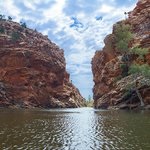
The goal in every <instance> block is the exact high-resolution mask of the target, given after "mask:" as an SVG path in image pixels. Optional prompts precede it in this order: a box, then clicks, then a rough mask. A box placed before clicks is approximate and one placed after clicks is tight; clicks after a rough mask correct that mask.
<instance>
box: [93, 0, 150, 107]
mask: <svg viewBox="0 0 150 150" xmlns="http://www.w3.org/2000/svg"><path fill="white" fill-rule="evenodd" d="M149 14H150V3H149V0H139V2H138V3H137V6H136V8H135V9H134V10H133V11H132V12H130V13H129V18H128V19H127V20H124V21H120V22H117V23H116V24H115V25H114V26H113V32H112V34H110V35H108V36H106V38H105V39H104V43H105V46H104V48H103V49H102V50H101V51H97V52H96V53H95V56H94V57H93V59H92V72H93V78H94V79H93V80H94V83H95V85H94V88H93V93H94V105H95V108H112V106H114V107H115V108H119V109H134V108H138V107H139V106H140V101H139V99H138V97H137V94H136V93H135V91H130V92H131V93H127V92H126V91H127V90H126V87H127V86H128V84H131V83H135V82H136V81H138V82H140V83H141V85H140V86H139V91H140V94H141V95H142V97H143V99H144V103H145V105H149V104H150V100H149V98H150V92H149V87H146V86H144V84H143V83H142V82H143V81H144V80H145V79H143V78H142V77H141V78H140V79H139V78H138V76H134V77H133V76H128V77H125V78H122V79H121V80H120V79H119V77H120V75H121V69H120V65H121V64H122V61H121V60H122V56H121V55H120V54H119V52H118V51H117V50H116V48H115V40H114V33H115V31H116V30H115V29H116V25H117V24H120V23H125V24H130V25H131V26H132V32H133V33H134V35H135V36H134V39H133V41H132V43H131V46H137V45H138V46H140V47H145V48H148V49H150V16H149ZM134 61H136V62H138V63H141V64H143V63H148V64H150V54H148V55H147V56H146V57H145V61H143V62H139V60H138V59H135V60H134Z"/></svg>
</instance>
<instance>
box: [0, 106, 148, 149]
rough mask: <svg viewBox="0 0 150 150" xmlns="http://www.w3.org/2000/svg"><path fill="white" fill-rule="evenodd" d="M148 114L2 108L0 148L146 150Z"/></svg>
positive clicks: (84, 109)
mask: <svg viewBox="0 0 150 150" xmlns="http://www.w3.org/2000/svg"><path fill="white" fill-rule="evenodd" d="M148 115H149V113H146V112H145V113H142V114H141V113H140V112H138V113H134V112H133V113H130V112H124V111H119V113H118V111H113V112H111V111H95V110H94V109H89V108H83V109H61V110H59V109H57V110H46V111H45V110H43V111H41V110H40V111H39V110H32V111H31V110H18V111H11V113H10V110H3V111H2V112H0V120H1V123H0V149H5V150H6V149H8V150H9V149H18V150H19V149H20V150H21V149H23V150H26V149H34V150H38V149H39V150H40V149H50V150H53V149H54V150H99V149H104V150H105V149H108V150H109V149H114V150H121V149H123V150H124V149H143V150H145V149H150V141H149V139H150V133H149V132H147V131H148V130H149V127H150V118H149V117H148ZM141 120H142V121H141ZM146 130H147V131H146Z"/></svg>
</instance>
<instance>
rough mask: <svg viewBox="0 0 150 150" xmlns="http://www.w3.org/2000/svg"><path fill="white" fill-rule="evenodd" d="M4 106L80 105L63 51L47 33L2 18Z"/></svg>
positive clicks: (0, 90) (0, 102) (0, 103)
mask: <svg viewBox="0 0 150 150" xmlns="http://www.w3.org/2000/svg"><path fill="white" fill-rule="evenodd" d="M0 28H1V29H2V30H1V33H0V107H25V108H30V107H44V108H55V107H56V108H57V107H80V106H82V105H83V104H84V99H83V97H82V96H81V95H80V92H79V90H78V89H77V88H76V87H75V86H74V85H73V84H72V83H71V82H70V81H69V74H68V73H67V72H66V63H65V58H64V53H63V50H62V49H60V48H59V47H58V46H57V45H56V44H54V43H52V42H51V41H50V40H49V39H48V38H47V36H43V35H42V34H41V33H38V32H37V31H34V30H31V29H28V28H24V27H22V26H20V25H19V24H18V23H15V22H12V21H4V20H3V21H2V20H1V21H0Z"/></svg>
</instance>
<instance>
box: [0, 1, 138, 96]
mask: <svg viewBox="0 0 150 150" xmlns="http://www.w3.org/2000/svg"><path fill="white" fill-rule="evenodd" d="M137 1H138V0H0V14H4V15H6V16H11V17H12V18H13V20H14V21H17V22H20V21H23V22H26V24H27V26H28V27H29V28H32V29H36V30H37V31H39V32H41V33H43V34H44V35H48V37H49V39H50V40H51V41H52V42H54V43H56V44H57V45H58V46H59V47H60V48H62V49H64V54H65V59H66V64H67V66H66V67H67V71H68V72H69V73H70V77H71V80H72V82H73V84H74V85H75V86H76V87H77V88H78V89H79V90H80V92H81V94H82V96H83V97H85V98H88V97H89V95H90V96H91V97H92V88H93V85H94V83H93V76H92V70H91V60H92V57H93V56H94V54H95V51H97V50H101V49H102V47H103V46H104V43H103V40H104V38H105V36H106V35H107V34H109V33H111V32H112V26H113V24H114V23H115V22H117V21H119V20H122V19H125V15H124V12H129V11H131V10H133V8H134V7H135V6H136V3H137Z"/></svg>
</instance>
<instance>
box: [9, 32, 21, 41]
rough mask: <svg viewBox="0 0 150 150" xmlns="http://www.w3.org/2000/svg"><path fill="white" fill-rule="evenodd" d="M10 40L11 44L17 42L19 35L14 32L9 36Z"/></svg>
mask: <svg viewBox="0 0 150 150" xmlns="http://www.w3.org/2000/svg"><path fill="white" fill-rule="evenodd" d="M11 39H12V41H13V42H16V41H18V40H19V39H20V33H18V32H15V31H14V32H12V34H11Z"/></svg>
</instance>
